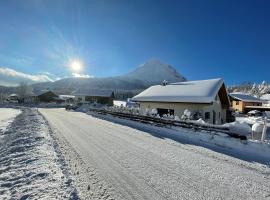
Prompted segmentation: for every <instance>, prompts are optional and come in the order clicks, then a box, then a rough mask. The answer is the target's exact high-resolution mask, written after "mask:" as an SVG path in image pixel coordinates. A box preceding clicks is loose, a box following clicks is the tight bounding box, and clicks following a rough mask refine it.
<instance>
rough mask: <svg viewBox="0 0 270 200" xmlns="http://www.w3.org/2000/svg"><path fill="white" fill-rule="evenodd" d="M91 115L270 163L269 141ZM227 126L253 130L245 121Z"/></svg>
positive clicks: (245, 132) (247, 130)
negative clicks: (241, 138)
mask: <svg viewBox="0 0 270 200" xmlns="http://www.w3.org/2000/svg"><path fill="white" fill-rule="evenodd" d="M91 115H92V116H95V117H98V118H102V119H105V120H109V121H113V122H116V123H120V124H122V125H127V126H130V127H133V128H138V129H140V130H144V131H147V132H154V133H162V136H159V137H162V138H163V137H168V138H174V139H177V140H180V141H186V140H188V141H189V142H190V143H191V144H194V145H202V146H205V147H207V148H210V149H214V150H218V151H221V152H223V153H225V154H229V155H234V156H236V157H239V158H242V159H247V160H253V161H256V162H261V163H264V164H268V165H269V164H270V154H269V153H265V152H270V144H268V143H261V142H258V141H252V140H247V141H242V140H239V139H235V138H232V137H229V136H228V135H226V134H223V133H218V132H211V133H209V132H205V131H193V130H191V129H184V128H179V127H171V128H164V127H157V126H151V125H148V124H142V123H139V122H135V121H131V120H127V119H120V118H117V117H113V116H110V115H106V116H105V115H100V114H96V113H91ZM227 126H231V128H232V129H234V130H236V131H239V130H240V132H241V133H242V134H247V133H249V134H250V132H251V128H250V127H249V128H248V127H247V126H246V125H245V124H244V123H239V124H237V125H235V124H229V125H228V124H227ZM244 130H245V131H244Z"/></svg>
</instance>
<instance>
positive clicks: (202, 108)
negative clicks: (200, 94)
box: [139, 97, 226, 124]
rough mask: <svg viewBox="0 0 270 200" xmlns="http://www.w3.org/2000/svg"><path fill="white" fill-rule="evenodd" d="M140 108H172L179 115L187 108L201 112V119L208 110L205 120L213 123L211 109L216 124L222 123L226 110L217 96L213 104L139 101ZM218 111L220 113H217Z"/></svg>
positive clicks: (224, 120)
mask: <svg viewBox="0 0 270 200" xmlns="http://www.w3.org/2000/svg"><path fill="white" fill-rule="evenodd" d="M139 104H140V108H141V109H143V110H145V109H147V108H148V109H153V108H156V109H157V108H163V109H173V110H174V115H177V116H178V117H181V116H182V115H183V113H184V110H186V109H188V110H190V111H191V112H201V113H202V114H203V119H204V120H205V118H204V117H205V113H206V112H210V119H209V120H206V121H207V122H209V123H213V111H215V112H216V124H222V122H223V123H225V122H226V110H225V109H222V105H221V102H220V99H219V97H217V100H216V101H215V102H213V104H196V103H163V102H139ZM219 113H220V115H219ZM219 116H220V117H219Z"/></svg>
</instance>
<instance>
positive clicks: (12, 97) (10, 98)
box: [7, 94, 19, 103]
mask: <svg viewBox="0 0 270 200" xmlns="http://www.w3.org/2000/svg"><path fill="white" fill-rule="evenodd" d="M7 100H8V101H9V102H13V103H18V101H19V96H18V95H17V94H10V95H9V96H8V99H7Z"/></svg>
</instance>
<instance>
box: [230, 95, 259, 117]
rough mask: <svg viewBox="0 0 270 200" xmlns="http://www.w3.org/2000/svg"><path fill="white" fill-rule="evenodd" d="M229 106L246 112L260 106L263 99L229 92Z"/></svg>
mask: <svg viewBox="0 0 270 200" xmlns="http://www.w3.org/2000/svg"><path fill="white" fill-rule="evenodd" d="M229 97H230V100H231V106H232V108H233V109H234V110H236V111H239V112H241V113H247V112H249V111H250V110H257V109H259V108H260V107H261V106H262V103H263V101H262V100H260V99H258V98H256V97H254V96H251V95H248V94H243V93H230V94H229Z"/></svg>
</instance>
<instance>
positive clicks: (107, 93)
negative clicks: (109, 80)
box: [71, 89, 114, 97]
mask: <svg viewBox="0 0 270 200" xmlns="http://www.w3.org/2000/svg"><path fill="white" fill-rule="evenodd" d="M71 94H72V95H74V96H92V97H113V94H114V93H113V91H112V90H99V89H78V90H75V91H74V92H72V93H71Z"/></svg>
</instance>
